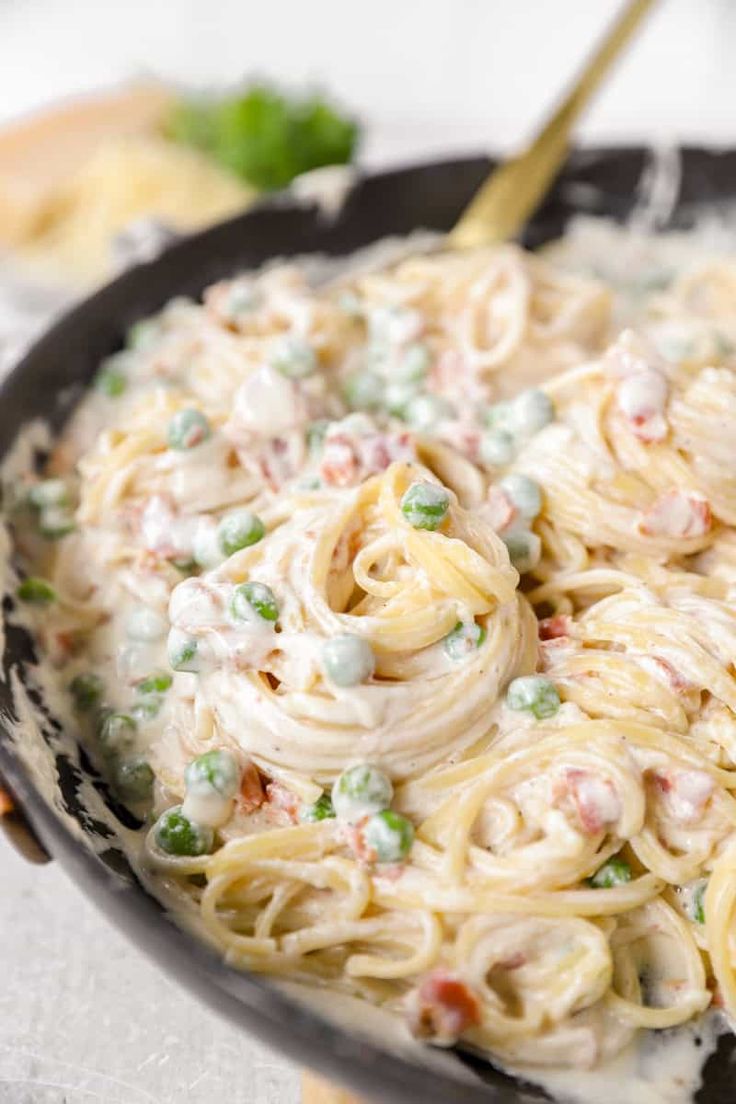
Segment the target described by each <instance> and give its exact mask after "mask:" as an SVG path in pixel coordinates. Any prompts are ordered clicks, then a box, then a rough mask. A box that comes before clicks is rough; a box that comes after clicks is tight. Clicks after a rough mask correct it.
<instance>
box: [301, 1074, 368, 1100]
mask: <svg viewBox="0 0 736 1104" xmlns="http://www.w3.org/2000/svg"><path fill="white" fill-rule="evenodd" d="M302 1104H368V1101H367V1100H365V1099H364V1098H363V1097H359V1096H353V1094H352V1093H350V1092H347V1090H346V1089H341V1088H339V1087H338V1086H337V1085H331V1084H330V1083H329V1081H323V1080H322V1078H321V1077H316V1076H315V1075H314V1074H313V1073H310V1072H309V1071H308V1070H302Z"/></svg>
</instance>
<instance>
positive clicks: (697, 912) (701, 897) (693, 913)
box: [685, 878, 708, 924]
mask: <svg viewBox="0 0 736 1104" xmlns="http://www.w3.org/2000/svg"><path fill="white" fill-rule="evenodd" d="M686 888H687V890H688V892H687V895H686V897H685V912H686V913H687V915H688V916H689V917H690V919H691V920H692V921H694V923H696V924H704V923H705V891H706V890H707V888H708V879H707V878H698V880H697V881H696V882H691V883H690V885H689V886H687V887H686Z"/></svg>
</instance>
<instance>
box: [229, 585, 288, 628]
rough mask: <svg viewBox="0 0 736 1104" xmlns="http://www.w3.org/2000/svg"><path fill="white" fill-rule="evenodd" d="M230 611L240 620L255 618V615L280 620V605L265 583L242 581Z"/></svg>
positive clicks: (232, 600) (236, 589) (235, 593)
mask: <svg viewBox="0 0 736 1104" xmlns="http://www.w3.org/2000/svg"><path fill="white" fill-rule="evenodd" d="M230 612H231V613H232V615H233V617H235V618H236V619H237V620H238V621H249V620H253V615H254V614H255V615H256V616H257V617H260V618H261V619H262V620H263V621H278V617H279V607H278V604H277V602H276V596H275V595H274V592H273V591H272V590H271V588H270V586H266V584H265V583H241V584H240V586H237V587H236V588H235V591H234V593H233V596H232V599H231V602H230Z"/></svg>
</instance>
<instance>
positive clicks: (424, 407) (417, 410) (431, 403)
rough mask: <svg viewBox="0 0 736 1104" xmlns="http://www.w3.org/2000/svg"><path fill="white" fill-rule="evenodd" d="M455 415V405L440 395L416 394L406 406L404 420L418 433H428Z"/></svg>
mask: <svg viewBox="0 0 736 1104" xmlns="http://www.w3.org/2000/svg"><path fill="white" fill-rule="evenodd" d="M455 415H456V411H455V407H454V406H453V405H452V403H451V402H449V401H448V400H447V399H444V398H442V396H441V395H416V396H415V398H413V399H412V400H411V401H410V402H409V404H408V406H407V407H406V421H407V422H408V423H409V425H410V426H411V427H412V428H413V429H416V430H417V432H419V433H428V432H430V430H433V429H434V428H435V426H436V425H437V423H438V422H442V421H446V420H449V419H451V418H454V417H455Z"/></svg>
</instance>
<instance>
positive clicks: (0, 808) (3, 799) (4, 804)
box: [0, 787, 15, 817]
mask: <svg viewBox="0 0 736 1104" xmlns="http://www.w3.org/2000/svg"><path fill="white" fill-rule="evenodd" d="M14 809H15V805H14V804H13V799H12V797H11V796H10V794H9V793H8V791H7V790H3V789H2V788H1V787H0V817H4V816H9V815H10V814H11V813H12V812H13V810H14Z"/></svg>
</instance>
